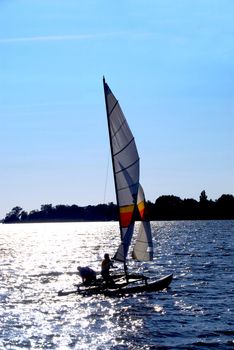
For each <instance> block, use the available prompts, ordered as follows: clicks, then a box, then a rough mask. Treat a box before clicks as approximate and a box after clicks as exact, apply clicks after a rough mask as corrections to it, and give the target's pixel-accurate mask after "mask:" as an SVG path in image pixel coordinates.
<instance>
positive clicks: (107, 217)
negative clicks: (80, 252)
mask: <svg viewBox="0 0 234 350" xmlns="http://www.w3.org/2000/svg"><path fill="white" fill-rule="evenodd" d="M145 205H146V210H145V219H146V220H150V221H164V220H169V221H172V220H180V221H181V220H233V219H234V196H233V195H231V194H223V195H222V196H221V197H220V198H218V199H217V200H215V201H212V200H208V199H207V196H206V193H205V191H202V192H201V195H200V200H199V201H196V200H195V199H192V198H188V199H187V198H186V199H183V200H182V199H181V198H179V197H177V196H173V195H166V196H165V195H164V196H160V197H159V198H158V199H157V200H156V201H155V203H152V202H150V201H148V202H147V203H145ZM133 219H134V220H135V221H138V220H140V216H139V212H134V218H133ZM103 221H118V208H117V205H116V204H113V203H112V202H111V203H109V204H98V205H96V206H94V205H88V206H85V207H79V206H78V205H76V204H73V205H71V206H69V205H63V204H59V205H56V206H52V204H43V205H41V209H40V210H32V211H30V212H29V213H27V212H26V211H25V210H23V208H21V207H19V206H17V207H14V208H12V210H11V211H10V212H9V213H7V214H6V216H5V218H3V219H2V220H1V222H2V223H4V224H8V223H47V222H103Z"/></svg>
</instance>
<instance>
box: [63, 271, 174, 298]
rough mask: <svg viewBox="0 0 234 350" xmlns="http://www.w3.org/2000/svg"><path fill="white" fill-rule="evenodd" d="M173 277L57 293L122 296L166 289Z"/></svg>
mask: <svg viewBox="0 0 234 350" xmlns="http://www.w3.org/2000/svg"><path fill="white" fill-rule="evenodd" d="M172 278H173V274H171V275H168V276H165V277H162V278H160V279H158V280H155V281H148V282H147V283H145V282H144V283H140V284H138V285H134V284H132V285H131V283H129V284H127V285H125V286H119V287H118V285H116V286H115V287H111V288H105V287H104V288H103V286H92V287H86V288H83V289H77V290H71V291H63V290H62V291H60V292H59V293H58V295H59V296H65V295H69V294H80V295H83V296H91V295H105V296H122V295H129V294H135V293H143V292H158V291H160V290H163V289H166V288H168V287H169V285H170V283H171V281H172Z"/></svg>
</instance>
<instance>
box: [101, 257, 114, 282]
mask: <svg viewBox="0 0 234 350" xmlns="http://www.w3.org/2000/svg"><path fill="white" fill-rule="evenodd" d="M111 267H114V265H113V263H112V261H111V259H110V256H109V254H107V253H106V254H105V255H104V259H103V260H102V269H101V275H102V277H103V279H104V280H105V282H106V283H113V282H114V281H113V278H112V277H111V276H110V268H111Z"/></svg>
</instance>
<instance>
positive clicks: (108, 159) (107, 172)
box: [103, 152, 110, 203]
mask: <svg viewBox="0 0 234 350" xmlns="http://www.w3.org/2000/svg"><path fill="white" fill-rule="evenodd" d="M109 165H110V152H108V158H107V166H106V179H105V186H104V198H103V203H106V189H107V182H108V174H109Z"/></svg>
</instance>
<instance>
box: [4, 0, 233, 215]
mask: <svg viewBox="0 0 234 350" xmlns="http://www.w3.org/2000/svg"><path fill="white" fill-rule="evenodd" d="M233 17H234V2H233V1H232V0H224V1H220V0H191V1H188V0H178V1H174V0H124V1H123V0H119V1H118V2H117V1H116V2H115V1H113V2H110V1H106V0H96V1H91V0H85V1H77V0H74V1H72V0H68V1H62V0H61V1H60V0H34V1H31V0H17V1H16V0H12V1H10V0H9V1H6V0H5V1H4V0H3V1H1V2H0V122H1V129H0V157H1V174H0V193H1V197H0V198H1V201H0V218H1V217H3V216H4V215H5V214H6V212H8V211H10V210H11V209H12V207H14V206H16V205H20V206H22V207H23V208H24V209H25V210H27V211H30V210H32V209H39V208H40V205H41V204H46V203H52V204H53V205H57V204H68V205H70V204H73V203H75V204H77V205H81V206H83V205H88V204H98V203H102V202H103V201H104V200H105V201H106V202H109V201H115V195H114V190H113V179H112V174H111V167H109V176H108V182H107V189H106V191H105V183H106V174H107V167H108V158H109V143H108V135H107V125H106V114H105V113H106V112H105V103H104V96H103V88H102V76H103V75H105V77H106V81H107V82H108V84H109V85H110V87H111V89H112V91H113V92H114V93H115V95H116V97H117V98H118V99H119V102H120V104H121V106H122V109H123V111H124V113H125V115H126V118H127V119H128V122H129V125H130V127H131V129H132V131H133V133H134V135H135V139H136V143H137V145H138V151H139V154H140V157H141V183H142V185H143V187H144V189H145V194H146V197H147V199H149V200H151V201H154V200H155V199H156V198H157V197H158V196H160V195H164V194H174V195H177V196H179V197H181V198H195V199H199V195H200V193H201V191H202V190H206V193H207V195H208V198H211V199H213V200H215V199H217V198H218V197H219V196H220V195H222V194H223V193H229V194H234V135H233V134H234V127H233V123H234V122H233V118H234V80H233V76H234V63H233V62H234V41H233V37H234V21H233Z"/></svg>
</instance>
